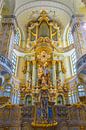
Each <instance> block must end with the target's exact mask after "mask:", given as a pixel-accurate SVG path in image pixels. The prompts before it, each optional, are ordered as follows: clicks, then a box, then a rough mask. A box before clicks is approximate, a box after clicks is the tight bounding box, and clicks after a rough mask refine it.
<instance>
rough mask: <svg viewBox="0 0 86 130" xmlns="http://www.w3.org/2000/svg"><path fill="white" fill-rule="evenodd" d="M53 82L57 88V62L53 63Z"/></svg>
mask: <svg viewBox="0 0 86 130" xmlns="http://www.w3.org/2000/svg"><path fill="white" fill-rule="evenodd" d="M52 71H53V72H52V82H53V86H55V87H56V61H52Z"/></svg>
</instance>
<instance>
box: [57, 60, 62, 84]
mask: <svg viewBox="0 0 86 130" xmlns="http://www.w3.org/2000/svg"><path fill="white" fill-rule="evenodd" d="M58 71H59V79H60V80H61V83H62V68H61V61H58Z"/></svg>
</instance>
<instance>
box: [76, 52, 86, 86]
mask: <svg viewBox="0 0 86 130" xmlns="http://www.w3.org/2000/svg"><path fill="white" fill-rule="evenodd" d="M76 68H77V75H78V78H79V80H80V82H81V83H83V84H85V83H86V54H85V55H83V56H82V57H81V58H80V59H79V60H78V61H77V63H76Z"/></svg>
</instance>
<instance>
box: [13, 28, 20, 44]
mask: <svg viewBox="0 0 86 130" xmlns="http://www.w3.org/2000/svg"><path fill="white" fill-rule="evenodd" d="M14 44H16V45H19V44H20V30H19V29H18V28H17V30H16V32H15V35H14Z"/></svg>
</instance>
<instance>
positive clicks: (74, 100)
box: [68, 90, 78, 104]
mask: <svg viewBox="0 0 86 130" xmlns="http://www.w3.org/2000/svg"><path fill="white" fill-rule="evenodd" d="M76 93H77V92H76V90H73V91H72V90H70V91H69V93H68V97H69V104H75V103H77V101H78V99H77V94H76Z"/></svg>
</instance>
